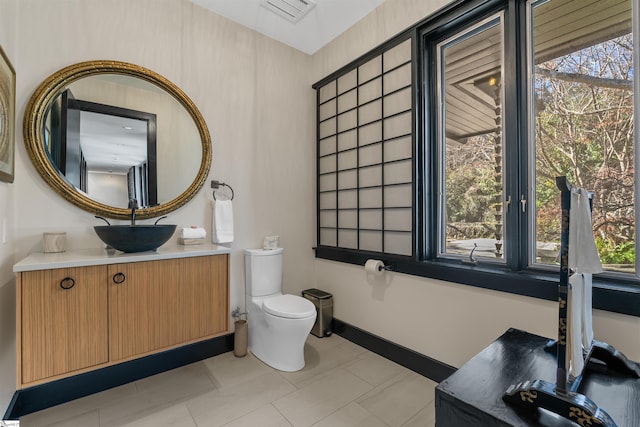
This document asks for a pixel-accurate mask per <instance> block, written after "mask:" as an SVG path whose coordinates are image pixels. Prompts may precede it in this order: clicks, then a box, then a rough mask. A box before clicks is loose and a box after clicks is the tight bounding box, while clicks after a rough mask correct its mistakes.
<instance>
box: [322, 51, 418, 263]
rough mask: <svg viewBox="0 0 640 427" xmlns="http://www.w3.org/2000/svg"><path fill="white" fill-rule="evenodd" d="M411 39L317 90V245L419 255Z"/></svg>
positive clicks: (326, 82)
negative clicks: (415, 240) (415, 238)
mask: <svg viewBox="0 0 640 427" xmlns="http://www.w3.org/2000/svg"><path fill="white" fill-rule="evenodd" d="M411 55H412V45H411V39H407V40H404V41H402V42H400V43H397V44H395V45H393V46H389V47H388V48H386V49H384V50H383V51H381V52H379V53H378V54H376V55H374V56H373V57H372V58H367V59H366V60H365V61H363V62H362V63H359V64H357V65H354V66H353V67H352V68H351V69H348V70H345V71H343V72H342V73H341V74H340V75H338V76H336V77H335V78H332V79H329V80H328V81H325V82H323V83H322V84H321V85H319V86H318V87H317V95H318V97H317V99H318V244H319V246H321V247H332V248H341V249H352V250H362V251H369V252H381V253H390V254H399V255H412V254H413V157H412V156H413V141H414V139H413V109H412V102H413V100H412V60H411Z"/></svg>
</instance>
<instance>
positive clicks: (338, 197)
mask: <svg viewBox="0 0 640 427" xmlns="http://www.w3.org/2000/svg"><path fill="white" fill-rule="evenodd" d="M335 85H336V95H335V96H336V115H335V117H336V132H335V134H336V149H335V152H336V247H339V246H340V240H339V238H340V223H339V221H340V216H339V213H340V205H339V202H340V187H339V185H340V178H339V175H340V172H339V171H338V155H339V154H338V147H339V146H338V138H339V137H340V136H339V135H338V111H339V109H338V79H336V80H335Z"/></svg>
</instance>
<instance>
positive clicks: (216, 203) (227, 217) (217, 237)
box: [211, 200, 233, 243]
mask: <svg viewBox="0 0 640 427" xmlns="http://www.w3.org/2000/svg"><path fill="white" fill-rule="evenodd" d="M211 206H212V207H213V224H212V232H211V235H212V240H213V243H231V242H233V204H232V203H231V200H212V201H211Z"/></svg>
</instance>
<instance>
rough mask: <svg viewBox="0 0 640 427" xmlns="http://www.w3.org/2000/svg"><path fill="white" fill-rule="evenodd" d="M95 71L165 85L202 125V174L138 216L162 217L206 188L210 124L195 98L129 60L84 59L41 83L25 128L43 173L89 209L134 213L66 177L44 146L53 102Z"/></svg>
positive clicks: (27, 143) (29, 148) (33, 159)
mask: <svg viewBox="0 0 640 427" xmlns="http://www.w3.org/2000/svg"><path fill="white" fill-rule="evenodd" d="M95 74H121V75H128V76H133V77H137V78H139V79H142V80H146V81H147V82H150V83H152V84H154V85H156V86H157V87H159V88H161V89H164V90H165V91H166V92H167V93H169V94H170V95H171V96H173V97H174V98H175V99H176V100H177V101H178V102H179V103H180V104H181V105H182V106H183V107H184V108H185V109H186V110H187V112H188V113H189V115H190V116H191V118H192V119H193V121H194V123H195V125H196V127H197V128H198V133H199V134H200V139H201V141H202V161H201V163H200V169H199V171H198V174H197V175H196V178H195V179H194V181H193V182H192V183H191V185H190V186H189V187H188V188H187V189H186V190H185V191H184V192H183V193H182V194H180V195H179V196H178V197H176V198H175V199H173V200H171V201H169V202H166V203H161V204H159V205H158V206H153V207H150V208H144V209H139V210H137V211H136V216H137V217H138V218H154V217H159V216H162V215H166V214H168V213H170V212H173V211H175V210H176V209H178V208H180V207H182V206H184V205H185V204H186V203H187V202H188V201H189V200H191V199H192V198H193V197H194V196H195V195H196V193H197V192H198V191H199V190H200V189H201V188H202V186H203V185H204V182H205V181H206V179H207V176H208V174H209V169H210V168H211V136H210V135H209V130H208V128H207V125H206V123H205V121H204V118H203V117H202V114H200V111H199V110H198V108H197V107H196V106H195V104H194V103H193V101H191V99H189V97H188V96H187V95H186V94H185V93H184V92H183V91H182V90H181V89H180V88H179V87H177V86H176V85H175V84H173V83H172V82H170V81H169V80H167V79H166V78H164V77H162V76H161V75H159V74H157V73H155V72H153V71H151V70H149V69H147V68H144V67H141V66H138V65H134V64H129V63H126V62H120V61H87V62H81V63H78V64H74V65H70V66H68V67H65V68H63V69H61V70H59V71H57V72H56V73H54V74H52V75H51V76H49V77H48V78H47V79H46V80H45V81H44V82H42V83H41V84H40V86H38V88H37V89H36V90H35V92H34V93H33V95H32V96H31V99H29V103H28V104H27V107H26V109H25V114H24V122H23V132H24V143H25V146H26V148H27V153H28V154H29V157H30V158H31V162H32V163H33V165H34V166H35V168H36V170H37V171H38V173H39V174H40V176H42V178H43V179H44V180H45V181H46V182H47V184H49V186H50V187H51V188H53V189H54V190H55V191H56V192H57V193H58V194H60V195H61V196H62V197H64V198H65V199H66V200H68V201H69V202H71V203H73V204H74V205H76V206H78V207H79V208H81V209H84V210H85V211H88V212H91V213H93V214H94V215H100V216H104V217H108V218H117V219H128V218H130V217H131V211H130V210H129V209H125V208H117V207H114V206H109V205H105V204H102V203H99V202H97V201H95V200H93V199H91V198H89V197H88V196H86V195H85V194H83V193H82V192H80V191H78V190H77V189H76V188H75V187H74V186H72V185H71V184H69V183H68V182H67V181H65V180H64V179H63V178H62V177H61V176H60V173H59V172H58V170H57V169H56V168H55V167H54V166H53V164H52V163H51V161H50V160H49V157H48V156H47V153H46V151H45V148H44V139H43V136H42V129H43V121H44V119H45V115H46V112H47V109H48V107H49V105H50V103H51V102H52V101H53V99H54V98H55V97H56V96H57V95H58V94H59V93H61V92H62V91H63V90H64V89H65V88H66V87H67V86H68V85H69V84H71V83H73V82H75V81H76V80H79V79H81V78H83V77H88V76H91V75H95Z"/></svg>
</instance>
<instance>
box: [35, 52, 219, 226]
mask: <svg viewBox="0 0 640 427" xmlns="http://www.w3.org/2000/svg"><path fill="white" fill-rule="evenodd" d="M23 131H24V141H25V146H26V149H27V152H28V154H29V157H30V158H31V161H32V163H33V165H34V166H35V168H36V170H37V171H38V173H39V174H40V175H41V176H42V178H43V179H44V180H45V181H46V182H47V184H48V185H49V186H50V187H51V188H53V189H54V190H55V191H56V192H57V193H58V194H60V195H61V196H62V197H64V198H65V199H66V200H68V201H69V202H71V203H73V204H74V205H76V206H78V207H80V208H81V209H84V210H85V211H88V212H91V213H93V214H94V215H100V216H104V217H108V218H119V219H127V218H129V217H130V215H131V210H130V209H129V208H128V202H129V201H130V200H131V199H136V201H137V202H138V205H139V209H138V210H137V211H136V216H137V217H138V218H153V217H158V216H162V215H166V214H168V213H170V212H172V211H174V210H176V209H178V208H180V207H181V206H183V205H185V204H186V203H187V202H188V201H189V200H191V199H192V198H193V197H194V196H195V194H196V193H197V192H198V191H199V190H200V189H201V188H202V186H203V184H204V182H205V181H206V179H207V176H208V174H209V169H210V167H211V136H210V134H209V130H208V128H207V125H206V123H205V121H204V118H203V117H202V114H201V113H200V111H199V110H198V108H197V107H196V106H195V104H194V103H193V102H192V101H191V99H189V97H188V96H187V95H186V94H185V93H184V92H183V91H182V90H181V89H180V88H179V87H177V86H176V85H175V84H173V83H172V82H171V81H169V80H167V79H166V78H164V77H163V76H161V75H159V74H157V73H155V72H153V71H151V70H149V69H147V68H144V67H141V66H138V65H134V64H130V63H126V62H121V61H103V60H97V61H87V62H81V63H78V64H73V65H70V66H68V67H65V68H63V69H61V70H59V71H57V72H56V73H54V74H52V75H51V76H49V77H48V78H47V79H46V80H44V81H43V82H42V83H41V84H40V86H38V88H37V89H36V90H35V92H34V93H33V95H32V96H31V98H30V100H29V102H28V104H27V107H26V109H25V115H24V122H23Z"/></svg>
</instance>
